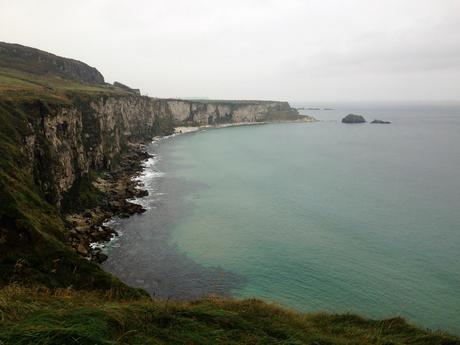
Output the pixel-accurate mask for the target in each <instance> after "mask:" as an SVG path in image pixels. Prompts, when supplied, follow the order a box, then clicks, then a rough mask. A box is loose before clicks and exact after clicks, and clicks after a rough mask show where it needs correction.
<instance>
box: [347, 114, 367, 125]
mask: <svg viewBox="0 0 460 345" xmlns="http://www.w3.org/2000/svg"><path fill="white" fill-rule="evenodd" d="M365 122H366V120H365V119H364V117H363V116H362V115H356V114H348V115H347V116H345V117H344V118H343V119H342V123H365Z"/></svg>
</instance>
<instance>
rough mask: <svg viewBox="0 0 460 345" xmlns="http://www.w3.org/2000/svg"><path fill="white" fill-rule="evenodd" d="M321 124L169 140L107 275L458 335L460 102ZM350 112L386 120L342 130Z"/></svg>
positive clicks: (355, 108)
mask: <svg viewBox="0 0 460 345" xmlns="http://www.w3.org/2000/svg"><path fill="white" fill-rule="evenodd" d="M334 108H335V110H303V112H304V113H305V114H311V115H314V116H315V117H316V118H318V119H320V120H323V121H320V122H316V123H305V124H299V123H290V124H269V125H257V126H245V127H232V128H222V129H208V130H205V131H200V132H197V133H190V134H185V135H180V136H176V137H173V138H168V139H164V140H160V141H158V142H155V143H153V144H152V145H151V146H150V148H149V150H150V151H151V152H152V153H153V154H154V158H153V159H152V160H151V161H149V162H148V164H147V166H146V169H145V173H144V175H143V176H141V177H140V179H141V181H142V182H143V183H144V184H145V185H146V188H147V189H148V190H149V196H148V197H146V198H145V199H143V200H142V201H141V202H142V203H143V204H144V206H146V207H147V212H146V213H144V214H142V215H137V216H134V217H131V218H129V219H124V220H118V221H117V222H116V224H115V226H116V228H117V229H118V230H119V231H120V232H121V236H120V237H119V238H118V239H117V240H116V241H115V242H116V245H113V246H111V247H109V248H108V253H109V260H108V261H107V263H106V264H105V267H106V269H108V270H109V271H111V272H114V273H115V274H116V275H118V276H119V277H120V278H122V279H123V280H124V281H126V282H128V283H130V284H132V285H135V286H139V287H143V288H145V289H147V290H148V291H149V292H150V293H152V295H154V296H157V297H160V298H178V299H193V298H198V297H201V296H206V295H211V294H218V295H233V296H236V297H243V298H244V297H257V298H261V299H264V300H266V301H272V302H275V303H278V304H281V305H283V306H286V307H291V308H295V309H297V310H301V311H320V310H324V311H330V312H339V313H343V312H353V313H358V314H361V315H363V316H366V317H371V318H385V317H392V316H396V315H401V316H403V317H406V318H407V319H408V320H409V321H410V322H412V323H415V324H417V325H419V326H422V327H429V328H434V329H437V328H441V329H444V330H448V331H451V332H453V333H457V334H460V107H459V106H457V105H454V104H411V105H401V104H399V105H381V106H372V105H362V104H361V105H350V104H348V105H338V106H335V107H334ZM349 112H355V113H362V114H363V115H364V116H365V117H366V118H367V120H373V119H374V118H378V119H382V120H389V121H391V122H392V123H391V124H390V125H372V124H369V123H366V124H359V125H346V124H342V123H341V122H340V119H341V118H342V117H343V116H345V115H346V114H348V113H349Z"/></svg>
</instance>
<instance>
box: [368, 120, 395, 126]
mask: <svg viewBox="0 0 460 345" xmlns="http://www.w3.org/2000/svg"><path fill="white" fill-rule="evenodd" d="M371 123H373V124H381V125H389V124H390V123H391V122H390V121H383V120H377V119H375V120H374V121H372V122H371Z"/></svg>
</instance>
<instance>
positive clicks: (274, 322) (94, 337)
mask: <svg viewBox="0 0 460 345" xmlns="http://www.w3.org/2000/svg"><path fill="white" fill-rule="evenodd" d="M2 343H4V344H56V345H61V344H88V345H89V344H91V345H93V344H312V345H313V344H315V345H317V344H323V345H326V344H328V345H332V344H343V345H345V344H362V345H366V344H382V345H383V344H388V345H390V344H394V345H396V344H414V345H415V344H417V345H431V344H433V345H435V344H436V345H456V344H460V342H459V341H458V339H456V338H454V337H451V336H448V335H444V334H442V333H433V332H429V331H422V330H419V329H417V328H415V327H413V326H411V325H409V324H407V323H406V322H405V321H404V320H403V319H401V318H392V319H388V320H382V321H374V320H365V319H363V318H360V317H358V316H354V315H335V314H327V313H318V314H301V313H297V312H294V311H289V310H286V309H281V308H279V307H277V306H274V305H270V304H266V303H264V302H261V301H258V300H243V301H233V300H221V299H217V298H210V299H204V300H200V301H195V302H189V303H186V302H180V303H179V302H171V301H154V300H151V299H148V298H138V299H125V298H120V297H119V296H117V295H116V294H115V293H114V292H113V291H107V292H105V293H95V292H76V291H73V290H70V289H59V290H49V289H44V288H27V289H26V288H21V287H18V286H15V285H13V286H9V287H7V288H3V289H1V290H0V344H2Z"/></svg>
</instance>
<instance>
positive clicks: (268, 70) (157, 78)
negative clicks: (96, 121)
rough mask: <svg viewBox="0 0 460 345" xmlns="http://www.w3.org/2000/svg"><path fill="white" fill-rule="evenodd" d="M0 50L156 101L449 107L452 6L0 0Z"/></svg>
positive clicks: (433, 2)
mask: <svg viewBox="0 0 460 345" xmlns="http://www.w3.org/2000/svg"><path fill="white" fill-rule="evenodd" d="M0 4H1V5H0V40H1V41H6V42H14V43H20V44H23V45H27V46H33V47H36V48H39V49H42V50H46V51H49V52H52V53H54V54H57V55H62V56H65V57H72V58H75V59H78V60H82V61H84V62H86V63H88V64H90V65H92V66H94V67H96V68H97V69H99V71H101V72H102V73H103V74H104V76H105V78H106V80H107V81H108V82H113V81H115V80H117V81H120V82H124V83H126V84H128V85H130V86H132V87H139V88H141V89H142V91H143V93H147V94H149V95H150V96H158V97H194V96H196V97H210V98H220V99H279V100H290V101H300V100H308V101H331V102H332V101H358V100H364V101H372V100H393V101H394V100H460V0H311V1H308V0H253V1H251V0H130V1H127V0H92V1H91V0H79V1H71V0H68V1H66V0H40V1H38V0H14V1H12V0H0Z"/></svg>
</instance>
